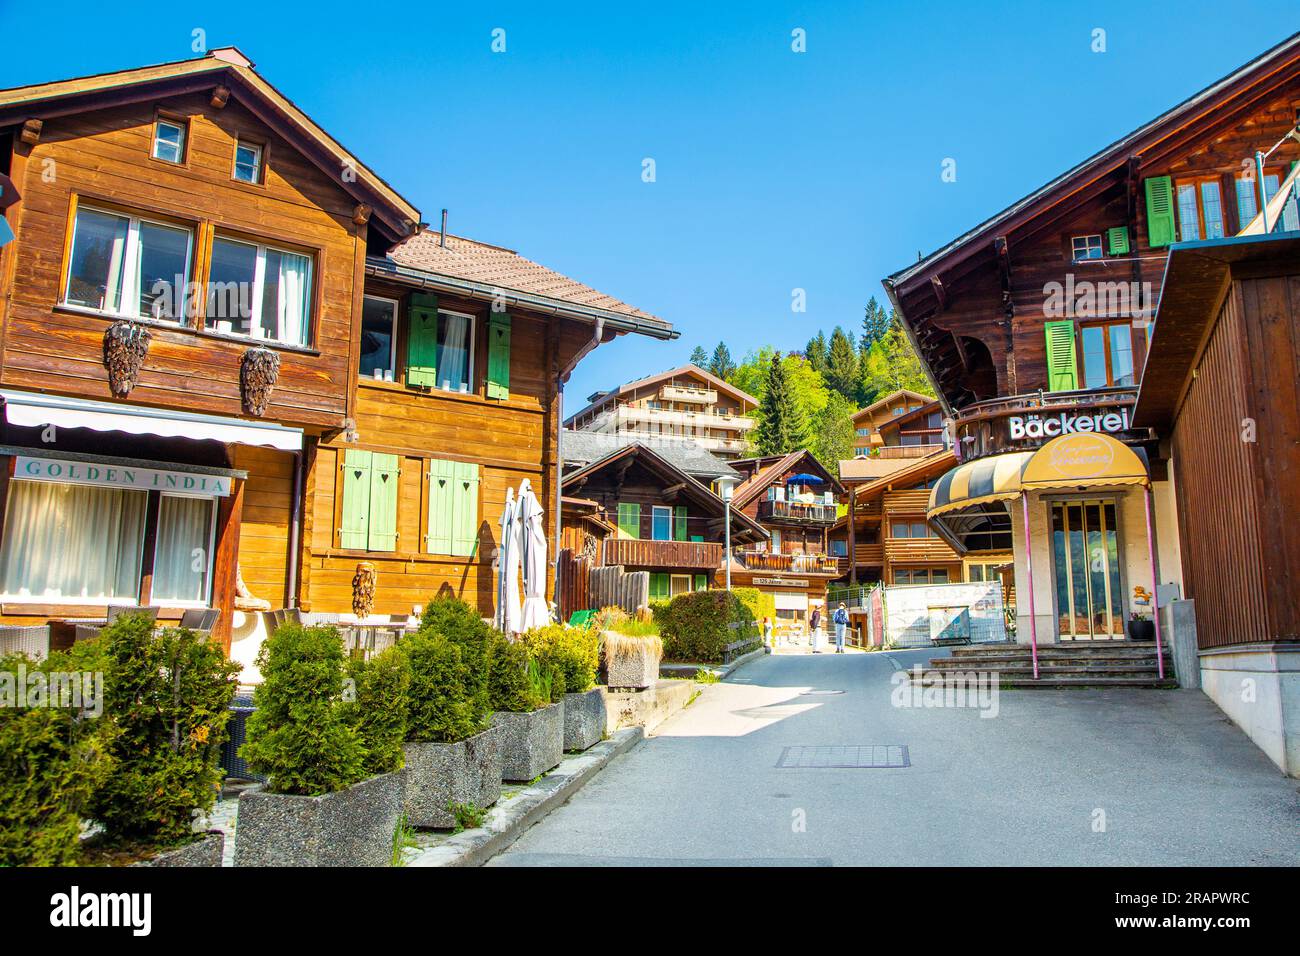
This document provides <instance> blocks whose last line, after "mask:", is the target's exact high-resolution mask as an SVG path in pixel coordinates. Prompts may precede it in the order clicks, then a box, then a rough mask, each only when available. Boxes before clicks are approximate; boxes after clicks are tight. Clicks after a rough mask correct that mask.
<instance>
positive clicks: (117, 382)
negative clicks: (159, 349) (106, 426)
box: [104, 319, 153, 398]
mask: <svg viewBox="0 0 1300 956" xmlns="http://www.w3.org/2000/svg"><path fill="white" fill-rule="evenodd" d="M152 339H153V336H152V335H151V334H150V333H149V330H148V329H146V328H145V327H144V326H142V325H140V324H138V323H136V322H131V321H129V320H127V319H121V320H119V321H117V322H114V323H113V324H112V325H110V326H109V327H108V328H107V329H106V330H105V331H104V368H105V369H107V370H108V390H109V391H110V392H112V393H113V396H114V397H115V398H126V396H128V395H130V394H131V389H133V388H135V385H136V382H138V381H139V379H140V368H141V366H143V365H144V360H145V356H146V355H148V354H149V342H150V340H152Z"/></svg>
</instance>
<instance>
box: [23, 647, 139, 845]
mask: <svg viewBox="0 0 1300 956" xmlns="http://www.w3.org/2000/svg"><path fill="white" fill-rule="evenodd" d="M83 643H84V644H89V643H94V642H83ZM79 647H82V653H83V654H85V652H86V650H88V649H87V648H84V647H83V646H82V645H79ZM80 669H81V668H80V666H78V662H72V661H70V660H69V658H68V655H62V654H52V655H50V659H49V660H45V661H40V662H37V661H33V660H31V659H30V658H27V657H25V656H23V655H13V656H9V657H3V658H0V867H4V866H72V865H75V864H76V863H77V861H78V854H79V851H80V836H81V820H82V817H84V816H86V815H88V812H89V806H90V801H91V799H92V797H93V796H94V794H95V791H96V790H98V789H99V787H100V786H102V785H103V783H104V781H105V780H107V779H108V776H109V774H110V773H111V772H112V769H113V758H112V757H111V756H110V755H109V747H110V745H111V743H112V736H113V734H114V733H115V732H116V727H115V725H114V724H113V722H112V720H111V719H108V718H105V717H102V716H100V717H98V718H96V717H93V716H90V715H89V714H86V713H83V712H82V711H80V710H76V709H71V708H61V707H46V706H24V707H19V706H17V705H18V701H19V697H18V687H19V681H20V679H21V681H22V682H23V686H24V697H25V696H26V688H27V687H30V686H31V685H30V683H29V682H28V678H30V677H31V676H32V675H35V674H38V673H41V674H45V675H48V674H49V673H50V672H52V671H59V672H68V671H77V670H80ZM87 672H88V673H92V674H93V673H96V672H98V673H102V672H103V671H102V668H96V667H94V666H93V663H92V666H91V667H90V668H88V669H87ZM45 679H47V678H42V680H45Z"/></svg>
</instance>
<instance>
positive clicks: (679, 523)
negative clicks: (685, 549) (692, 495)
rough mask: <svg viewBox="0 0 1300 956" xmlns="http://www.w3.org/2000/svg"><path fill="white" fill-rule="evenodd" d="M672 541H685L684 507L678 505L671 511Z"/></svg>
mask: <svg viewBox="0 0 1300 956" xmlns="http://www.w3.org/2000/svg"><path fill="white" fill-rule="evenodd" d="M673 540H674V541H685V540H686V506H685V505H678V506H677V507H675V508H674V509H673Z"/></svg>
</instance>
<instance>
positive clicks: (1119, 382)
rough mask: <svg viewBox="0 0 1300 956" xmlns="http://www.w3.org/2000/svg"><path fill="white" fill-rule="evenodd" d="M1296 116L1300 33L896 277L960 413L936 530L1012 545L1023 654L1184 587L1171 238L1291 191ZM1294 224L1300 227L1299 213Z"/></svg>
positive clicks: (1120, 620) (1228, 231) (958, 541)
mask: <svg viewBox="0 0 1300 956" xmlns="http://www.w3.org/2000/svg"><path fill="white" fill-rule="evenodd" d="M1297 118H1300V35H1298V36H1295V37H1291V38H1290V39H1288V40H1286V41H1284V42H1283V43H1281V44H1279V45H1278V46H1276V47H1274V48H1273V49H1272V50H1269V51H1268V52H1267V53H1265V54H1263V55H1262V56H1260V57H1258V58H1256V59H1255V60H1253V61H1251V62H1250V63H1247V64H1246V65H1245V66H1243V67H1242V68H1240V69H1239V70H1237V71H1235V72H1233V73H1232V74H1230V75H1229V76H1227V77H1225V78H1223V79H1222V80H1220V81H1218V82H1216V83H1214V84H1213V85H1211V86H1210V87H1208V88H1206V89H1205V90H1203V91H1201V92H1200V93H1197V94H1196V95H1195V96H1192V97H1191V98H1189V99H1188V100H1186V101H1185V102H1183V103H1181V104H1179V105H1178V106H1176V107H1174V108H1173V109H1171V110H1169V111H1168V112H1166V113H1165V114H1163V115H1161V116H1159V117H1157V118H1156V119H1154V120H1152V121H1151V122H1150V123H1147V124H1146V125H1144V126H1142V127H1141V128H1139V129H1137V130H1135V131H1134V132H1132V133H1131V134H1129V135H1128V136H1125V137H1124V138H1122V139H1120V140H1119V141H1118V142H1116V143H1114V144H1112V145H1110V146H1108V147H1106V148H1105V149H1103V150H1101V151H1100V152H1098V153H1097V154H1095V155H1094V156H1092V157H1090V158H1088V159H1086V160H1084V161H1083V162H1082V163H1080V164H1079V165H1078V166H1076V167H1074V168H1073V169H1071V170H1069V171H1068V172H1066V173H1064V174H1062V175H1061V176H1059V177H1057V178H1056V179H1054V180H1053V181H1052V182H1050V183H1048V184H1047V185H1045V186H1043V187H1042V188H1040V189H1038V190H1036V191H1035V192H1033V193H1031V194H1030V195H1028V196H1026V197H1025V198H1024V199H1022V200H1020V201H1019V202H1017V203H1014V204H1013V205H1012V206H1010V207H1009V208H1007V209H1005V210H1003V211H1002V212H1000V213H998V214H996V215H994V216H992V217H990V218H989V219H988V220H986V221H985V222H983V223H981V224H980V225H978V226H976V227H974V228H973V229H971V230H970V231H969V232H967V233H966V234H964V235H963V236H961V237H959V238H958V239H956V240H954V241H953V242H951V243H949V244H948V245H946V246H944V247H943V248H941V249H939V250H938V251H937V252H935V253H933V254H932V255H930V256H927V257H925V258H924V259H922V260H921V261H919V262H917V263H915V264H913V265H910V266H908V267H907V268H906V269H903V270H902V271H900V272H898V273H895V274H894V275H892V276H890V277H888V278H887V279H885V280H884V285H885V288H886V290H887V291H888V293H889V295H890V298H891V300H892V302H893V303H894V306H895V308H896V310H897V312H898V315H899V318H900V320H901V322H902V323H903V327H904V329H905V330H906V332H907V334H908V336H909V337H910V338H911V340H912V343H913V345H914V346H915V347H916V349H917V351H918V353H919V354H920V356H921V358H922V360H923V363H924V365H925V367H926V369H927V372H928V375H929V376H930V379H931V381H932V383H933V385H934V387H935V389H936V394H937V395H938V396H939V400H940V402H941V403H942V405H943V408H944V411H945V412H946V413H947V415H948V416H950V417H951V418H952V419H953V425H952V437H953V441H954V451H955V452H956V454H957V456H958V459H959V463H958V464H957V465H956V466H955V467H953V468H952V469H951V470H949V471H948V472H947V473H946V474H945V475H943V476H942V477H940V479H939V481H938V483H937V485H936V487H935V488H934V489H933V491H932V493H931V501H930V504H929V508H928V510H927V516H928V519H929V521H930V523H931V525H932V526H933V527H934V528H935V530H936V531H937V532H938V533H939V534H940V535H941V536H942V537H943V538H944V539H945V540H946V541H947V542H948V543H949V544H950V545H952V547H953V549H954V550H955V551H956V552H957V553H958V554H962V555H965V554H967V553H968V552H969V551H974V550H976V545H977V543H980V542H983V541H985V540H987V539H988V536H989V535H990V534H992V535H998V536H1000V537H1004V538H1005V537H1010V539H1011V541H1012V545H1013V551H1014V558H1015V568H1016V591H1017V593H1018V595H1019V599H1018V626H1017V634H1016V636H1017V640H1019V641H1022V642H1030V643H1039V642H1049V643H1050V642H1056V641H1062V642H1095V641H1103V642H1106V641H1120V640H1125V639H1127V637H1128V635H1129V633H1130V631H1131V630H1133V628H1132V627H1130V625H1131V624H1132V622H1133V621H1134V619H1135V617H1139V618H1140V617H1143V616H1150V614H1151V612H1152V610H1153V609H1154V592H1155V591H1156V589H1157V587H1158V586H1160V585H1171V584H1172V585H1175V586H1181V584H1182V579H1183V574H1182V570H1181V568H1180V567H1179V561H1178V552H1177V534H1176V529H1175V520H1174V506H1173V502H1174V494H1173V484H1172V483H1173V482H1174V481H1175V480H1176V476H1175V475H1173V474H1172V473H1171V472H1170V469H1169V468H1168V449H1167V447H1165V446H1162V445H1160V444H1159V443H1158V442H1157V441H1156V440H1155V436H1154V435H1153V434H1152V433H1151V431H1150V429H1149V428H1147V427H1144V426H1143V425H1142V424H1140V423H1138V422H1135V421H1134V419H1133V406H1134V401H1135V400H1136V397H1137V391H1138V385H1139V381H1140V378H1141V375H1142V369H1143V365H1144V363H1150V362H1151V361H1152V358H1151V357H1149V356H1148V351H1149V338H1150V336H1149V328H1150V322H1151V319H1152V317H1153V315H1154V314H1155V311H1156V307H1157V304H1158V303H1159V301H1160V298H1161V283H1162V278H1163V276H1164V275H1165V270H1166V258H1167V255H1168V251H1169V248H1170V246H1171V244H1172V243H1175V242H1178V241H1192V242H1194V241H1199V240H1206V239H1210V240H1213V239H1218V238H1222V237H1224V236H1231V235H1234V234H1235V233H1236V232H1238V231H1239V230H1240V229H1241V228H1242V227H1243V226H1244V225H1246V224H1247V223H1249V222H1251V220H1252V219H1254V218H1256V217H1257V215H1258V210H1259V207H1260V195H1259V194H1260V192H1261V191H1262V192H1264V193H1265V194H1266V196H1268V197H1270V198H1271V197H1273V196H1274V195H1275V194H1278V190H1279V189H1281V188H1282V187H1283V186H1284V185H1285V184H1287V175H1288V171H1289V169H1290V167H1291V166H1292V164H1294V163H1295V162H1296V160H1297V159H1298V158H1300V143H1297V142H1295V141H1291V140H1286V136H1287V134H1288V132H1289V131H1290V130H1292V129H1293V128H1294V127H1295V125H1296V122H1297ZM1279 141H1282V142H1281V145H1277V146H1276V148H1274V147H1275V145H1276V144H1278V143H1279ZM1257 150H1258V151H1268V157H1267V160H1266V161H1265V162H1263V163H1261V168H1262V174H1263V175H1262V177H1261V176H1258V175H1256V174H1255V172H1254V169H1255V166H1254V163H1253V162H1252V160H1253V158H1254V156H1255V153H1256V151H1257ZM1282 191H1283V192H1285V189H1283V190H1282ZM1279 220H1280V221H1282V222H1283V223H1291V224H1292V225H1290V226H1287V228H1297V227H1300V215H1297V210H1296V206H1295V203H1294V200H1291V201H1289V202H1287V203H1286V208H1285V209H1283V210H1281V211H1280V212H1279ZM1085 542H1086V545H1085ZM1089 554H1092V555H1094V557H1095V558H1097V559H1099V560H1092V561H1089V559H1088V555H1089ZM1031 582H1032V586H1031ZM1155 630H1156V637H1157V639H1159V636H1160V635H1159V623H1158V622H1157V624H1156V625H1155Z"/></svg>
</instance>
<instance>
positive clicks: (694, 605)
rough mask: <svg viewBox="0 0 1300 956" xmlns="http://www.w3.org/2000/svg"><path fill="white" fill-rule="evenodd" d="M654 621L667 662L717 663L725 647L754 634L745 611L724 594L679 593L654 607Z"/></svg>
mask: <svg viewBox="0 0 1300 956" xmlns="http://www.w3.org/2000/svg"><path fill="white" fill-rule="evenodd" d="M655 620H656V621H657V622H658V624H659V633H660V636H661V637H662V638H663V642H664V657H665V658H666V659H667V660H670V661H692V662H698V663H716V662H721V660H722V652H723V649H724V648H726V646H727V645H728V644H732V643H734V642H736V641H739V640H743V639H744V638H747V637H753V636H755V635H756V634H757V633H758V627H757V625H756V624H755V623H754V616H753V614H751V613H750V610H749V608H748V607H747V606H746V605H745V603H744V602H743V601H741V600H740V599H739V598H738V597H736V595H735V594H733V593H729V592H727V591H695V592H692V593H690V594H679V595H677V597H675V598H673V599H672V600H671V601H670V602H669V603H668V604H665V605H660V606H658V607H656V608H655ZM733 624H734V625H735V626H734V627H732V626H731V625H733Z"/></svg>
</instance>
